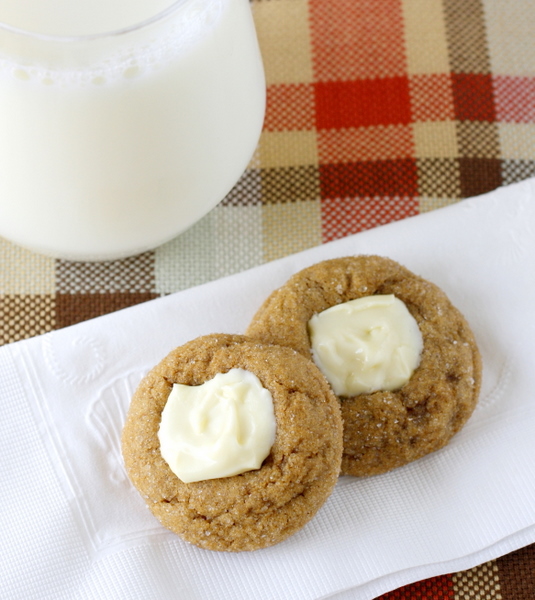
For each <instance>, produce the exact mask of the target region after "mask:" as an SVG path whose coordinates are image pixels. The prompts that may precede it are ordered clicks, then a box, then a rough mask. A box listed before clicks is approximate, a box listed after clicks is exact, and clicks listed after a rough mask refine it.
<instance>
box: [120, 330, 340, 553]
mask: <svg viewBox="0 0 535 600" xmlns="http://www.w3.org/2000/svg"><path fill="white" fill-rule="evenodd" d="M232 368H240V369H245V370H248V371H250V372H252V373H254V374H255V375H256V376H257V377H258V378H259V380H260V381H261V383H262V385H263V386H264V387H265V388H266V389H267V390H269V391H270V392H271V394H272V397H273V405H274V412H275V418H276V423H277V431H276V436H275V442H274V444H273V446H272V449H271V452H270V454H269V455H268V457H267V458H266V459H265V461H264V462H263V464H262V467H261V468H260V469H258V470H255V471H248V472H246V473H242V474H240V475H235V476H232V477H224V478H219V479H211V480H207V481H199V482H193V483H188V484H186V483H183V482H182V481H180V480H179V479H178V478H177V477H176V476H175V475H174V474H173V473H172V471H171V470H170V469H169V467H168V465H167V463H166V462H165V461H164V459H163V458H162V456H161V454H160V452H159V441H158V435H157V432H158V428H159V423H160V418H161V413H162V410H163V407H164V405H165V403H166V400H167V397H168V395H169V393H170V390H171V388H172V385H173V384H174V383H182V384H186V385H200V384H202V383H204V382H205V381H207V380H209V379H211V378H213V377H214V376H215V375H216V374H217V373H225V372H228V371H229V370H230V369H232ZM122 447H123V456H124V460H125V465H126V468H127V471H128V474H129V476H130V478H131V480H132V482H133V483H134V485H135V486H136V487H137V488H138V490H139V491H140V493H141V494H142V495H143V497H144V498H145V500H146V502H147V505H148V506H149V508H150V509H151V511H152V512H153V513H154V515H155V516H156V517H157V518H158V519H159V520H160V521H161V522H162V524H163V525H165V526H166V527H168V528H169V529H171V530H172V531H174V532H175V533H178V534H179V535H180V536H182V537H183V538H184V539H185V540H187V541H189V542H192V543H194V544H196V545H198V546H200V547H203V548H207V549H212V550H226V551H241V550H255V549H258V548H263V547H266V546H270V545H273V544H276V543H278V542H280V541H282V540H283V539H285V538H287V537H288V536H289V535H291V534H292V533H295V532H296V531H297V530H298V529H300V528H301V527H303V526H304V525H305V524H306V523H307V522H308V521H309V520H310V519H311V518H312V516H313V515H314V514H315V513H316V512H317V510H318V509H319V508H320V506H321V505H322V504H323V503H324V502H325V500H326V499H327V497H328V496H329V495H330V493H331V491H332V489H333V487H334V485H335V483H336V481H337V478H338V474H339V470H340V462H341V453H342V422H341V416H340V407H339V403H338V401H337V400H336V398H335V397H334V395H333V393H332V391H331V390H330V388H329V386H328V385H327V383H326V381H325V379H324V377H323V376H322V374H321V373H320V372H319V370H318V369H317V368H316V366H315V365H314V364H313V363H312V362H311V361H309V360H307V359H305V358H304V357H303V356H301V355H300V354H299V353H297V352H295V351H294V350H291V349H289V348H282V347H278V346H268V345H264V344H259V343H258V342H256V341H252V340H249V339H247V338H245V337H244V336H236V335H227V334H221V335H210V336H204V337H201V338H198V339H196V340H193V341H191V342H188V343H187V344H185V345H183V346H181V347H180V348H177V349H175V350H173V351H172V352H171V353H170V354H169V355H168V356H167V357H166V358H164V359H163V360H162V361H161V363H160V364H158V365H157V366H156V367H155V368H154V369H152V371H150V372H149V373H148V375H147V376H146V377H145V378H144V379H143V381H142V382H141V384H140V386H139V387H138V389H137V391H136V393H135V395H134V397H133V399H132V403H131V407H130V410H129V413H128V416H127V420H126V423H125V427H124V431H123V437H122Z"/></svg>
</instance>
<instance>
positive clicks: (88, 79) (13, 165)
mask: <svg viewBox="0 0 535 600" xmlns="http://www.w3.org/2000/svg"><path fill="white" fill-rule="evenodd" d="M264 109H265V81H264V73H263V68H262V61H261V57H260V52H259V48H258V42H257V39H256V34H255V29H254V23H253V20H252V16H251V11H250V7H249V1H248V0H178V1H174V2H173V0H80V1H78V2H73V0H32V2H21V0H1V2H0V236H3V237H5V238H7V239H9V240H11V241H13V242H15V243H17V244H20V245H22V246H25V247H27V248H29V249H31V250H33V251H36V252H41V253H44V254H48V255H51V256H55V257H60V258H65V259H70V260H108V259H116V258H121V257H124V256H129V255H133V254H137V253H139V252H143V251H145V250H148V249H151V248H154V247H156V246H158V245H160V244H162V243H164V242H166V241H167V240H169V239H171V238H173V237H174V236H176V235H177V234H179V233H180V232H182V231H184V230H185V229H186V228H188V227H189V226H191V225H192V224H193V223H195V222H196V221H197V220H199V219H200V218H201V217H202V216H203V215H205V214H206V213H207V212H208V211H209V210H210V209H212V208H213V207H214V206H215V205H216V204H217V203H218V202H219V201H221V200H222V199H223V198H224V196H225V195H226V194H227V193H228V192H229V191H230V189H231V188H232V186H233V185H234V184H235V183H236V181H237V180H238V179H239V177H240V175H241V174H242V173H243V171H244V170H245V168H246V166H247V164H248V162H249V160H250V159H251V156H252V154H253V152H254V149H255V147H256V144H257V142H258V138H259V135H260V132H261V128H262V122H263V117H264Z"/></svg>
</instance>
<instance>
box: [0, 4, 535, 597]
mask: <svg viewBox="0 0 535 600" xmlns="http://www.w3.org/2000/svg"><path fill="white" fill-rule="evenodd" d="M251 6H252V9H253V14H254V18H255V22H256V25H257V30H258V34H259V40H260V44H261V48H262V52H263V57H264V62H265V68H266V78H267V84H268V87H267V113H266V119H265V124H264V131H263V133H262V137H261V139H260V142H259V144H258V148H257V151H256V153H255V156H254V157H253V159H252V160H251V163H250V165H249V167H248V169H247V170H246V172H245V173H244V174H243V176H242V177H241V179H240V181H239V182H238V183H237V184H236V186H235V187H234V189H233V190H232V191H231V192H230V193H229V194H228V196H227V197H226V198H225V199H224V200H223V202H222V203H221V204H220V205H219V206H217V207H216V208H215V209H214V210H213V211H212V212H211V213H210V214H208V215H207V216H206V217H205V218H204V219H202V220H201V221H200V222H199V223H197V224H196V225H195V226H194V227H193V228H191V229H190V230H189V231H187V232H186V233H185V234H183V235H182V236H179V237H178V238H176V239H175V240H172V241H171V242H169V243H168V244H166V245H164V246H162V247H160V248H158V249H156V250H155V251H152V252H148V253H145V254H143V255H141V256H138V257H133V258H131V259H126V260H123V261H113V262H106V263H96V264H89V263H70V262H67V261H59V260H57V261H56V260H53V259H49V258H45V257H42V256H38V255H35V254H32V253H29V252H27V251H25V250H22V249H20V248H17V247H15V246H13V245H12V244H10V243H9V242H7V241H4V240H0V324H1V329H0V343H9V342H13V341H16V340H19V339H24V338H27V337H31V336H34V335H37V334H40V333H45V332H47V331H50V330H52V329H57V328H60V327H64V326H66V325H70V324H72V323H76V322H79V321H81V320H84V319H87V318H91V317H94V316H98V315H101V314H105V313H108V312H111V311H113V310H117V309H119V308H123V307H126V306H130V305H133V304H136V303H139V302H144V301H146V300H149V299H151V298H155V297H158V296H162V295H164V294H169V293H172V292H175V291H177V290H180V289H185V288H188V287H190V286H193V285H197V284H201V283H204V282H206V281H209V280H212V279H215V278H218V277H221V276H224V275H227V274H230V273H233V272H237V271H240V270H243V269H247V268H249V267H253V266H255V265H259V264H261V263H263V262H266V261H269V260H272V259H275V258H279V257H282V256H285V255H287V254H290V253H292V252H296V251H299V250H303V249H305V248H309V247H312V246H316V245H318V244H321V243H324V242H327V241H330V240H333V239H337V238H340V237H343V236H346V235H349V234H352V233H356V232H359V231H362V230H365V229H369V228H371V227H376V226H378V225H381V224H384V223H388V222H390V221H394V220H398V219H403V218H405V217H408V216H411V215H415V214H418V213H419V212H426V211H429V210H434V209H436V208H439V207H441V206H444V205H447V204H450V203H453V202H458V201H459V200H461V199H463V198H466V197H468V196H473V195H476V194H480V193H483V192H487V191H490V190H492V189H494V188H496V187H498V186H501V185H505V184H510V183H513V182H515V181H520V180H522V179H525V178H527V177H532V176H535V42H534V41H533V40H534V38H533V32H534V31H535V11H534V10H533V3H532V0H515V2H502V1H500V0H252V2H251ZM534 573H535V545H534V546H529V547H527V548H525V549H522V550H519V551H518V552H514V553H512V554H510V555H508V556H506V557H503V558H500V559H497V560H495V561H492V562H490V563H486V564H484V565H481V566H478V567H475V568H474V569H471V570H469V571H465V572H462V573H456V574H453V575H444V576H442V577H437V578H432V579H430V580H426V581H424V582H419V583H417V584H413V585H411V586H406V587H404V588H401V589H400V590H396V591H393V592H391V593H389V594H386V595H385V596H384V597H385V598H422V599H424V598H462V599H464V598H496V599H498V598H502V599H504V600H513V599H514V600H517V599H520V600H523V599H524V598H534V597H535V579H534V577H535V576H534Z"/></svg>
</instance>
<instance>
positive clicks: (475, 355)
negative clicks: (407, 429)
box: [246, 255, 482, 476]
mask: <svg viewBox="0 0 535 600" xmlns="http://www.w3.org/2000/svg"><path fill="white" fill-rule="evenodd" d="M403 281H406V282H413V283H414V284H415V285H416V286H417V288H418V289H419V292H420V294H421V300H420V303H418V302H416V301H415V299H414V298H410V297H409V298H408V297H407V296H406V294H404V293H401V294H400V293H399V289H398V288H399V287H400V285H401V289H403V285H402V283H403ZM327 283H328V285H326V284H327ZM405 287H406V286H405ZM394 290H395V291H394ZM374 293H393V294H394V295H395V296H396V297H398V298H399V299H400V300H402V301H403V302H404V303H405V304H406V306H407V308H408V309H409V311H410V312H411V314H412V315H413V317H414V318H415V319H416V321H417V323H418V325H419V327H420V330H421V331H422V337H423V342H424V348H423V351H422V359H421V362H420V365H419V366H418V367H417V369H416V370H415V372H414V373H413V375H412V377H411V379H410V380H409V382H408V383H407V384H406V385H405V386H403V387H402V388H400V390H396V391H394V392H381V391H379V392H374V393H373V394H363V395H361V396H354V397H350V398H340V397H339V400H340V402H341V407H342V416H343V419H344V455H343V458H342V470H341V474H343V475H352V476H369V475H376V474H380V473H384V472H387V471H390V470H392V469H394V468H397V467H400V466H403V465H405V464H408V463H410V462H413V461H414V460H417V459H418V458H422V457H423V456H425V455H426V454H429V453H431V452H434V451H436V450H438V449H440V448H442V447H443V446H445V445H446V444H447V443H448V442H449V441H450V439H451V438H452V437H453V435H454V434H455V433H457V432H458V431H459V430H460V429H461V428H462V427H463V426H464V424H465V423H466V421H467V420H468V418H469V417H470V416H471V414H472V413H473V411H474V409H475V407H476V405H477V400H478V397H479V393H480V389H481V379H482V361H481V355H480V353H479V349H478V346H477V343H476V340H475V336H474V334H473V332H472V330H471V328H470V326H469V324H468V322H467V321H466V319H465V317H464V316H463V315H462V314H461V312H460V311H459V310H458V309H457V308H456V307H455V306H454V305H453V304H452V303H451V301H450V300H449V298H448V297H447V296H446V294H445V293H444V292H443V291H442V290H441V289H440V288H439V287H438V286H437V285H435V284H434V283H431V282H430V281H428V280H426V279H424V278H422V277H420V276H418V275H416V274H415V273H413V272H412V271H410V270H409V269H407V268H406V267H404V266H403V265H401V264H399V263H397V262H396V261H394V260H392V259H390V258H386V257H382V256H377V255H357V256H345V257H340V258H333V259H328V260H325V261H321V262H319V263H316V264H313V265H311V266H309V267H306V268H304V269H302V270H301V271H298V272H297V273H295V274H294V275H293V276H292V277H290V279H288V281H287V282H286V283H285V284H283V285H282V286H281V287H279V288H278V289H277V290H275V291H274V292H272V293H271V294H270V296H269V297H268V298H267V299H266V300H265V302H264V303H263V304H262V305H261V307H260V308H259V309H258V311H257V312H256V314H255V315H254V316H253V319H252V320H251V323H250V325H249V327H248V328H247V330H246V335H248V336H250V337H253V338H255V339H258V340H259V341H262V342H263V343H276V344H281V345H288V346H289V347H293V348H294V349H296V350H297V351H299V352H300V353H302V354H303V355H304V356H306V357H307V358H310V359H311V358H312V353H311V348H310V339H309V334H308V330H307V325H308V321H309V319H310V318H311V317H312V315H313V314H315V313H317V312H321V311H322V310H325V309H326V308H329V307H331V306H334V305H336V304H340V303H342V302H346V301H348V300H353V299H356V298H360V297H363V296H367V295H372V294H374ZM431 295H432V296H433V297H434V298H435V299H436V300H438V301H439V302H440V307H438V308H439V309H440V310H442V311H444V310H446V311H447V312H448V314H450V315H451V319H452V328H456V329H458V330H459V331H460V330H461V329H462V333H463V336H465V339H464V340H463V342H462V343H463V344H464V343H466V344H467V345H468V347H469V349H470V353H469V354H470V356H469V359H468V360H469V362H470V365H469V368H468V370H469V373H467V374H466V377H467V378H468V379H470V378H472V379H473V384H472V386H471V393H470V397H468V398H464V399H462V401H461V410H460V413H462V414H458V415H457V416H455V415H454V416H453V417H452V421H454V422H453V424H452V426H451V427H449V426H448V427H446V428H445V430H444V431H442V433H441V435H439V436H438V437H437V439H436V441H435V442H434V443H433V444H429V443H427V442H426V440H425V428H423V429H422V431H423V433H421V434H418V433H417V432H416V433H414V434H413V435H411V436H409V437H410V438H411V440H412V441H411V442H410V444H411V446H412V448H411V449H409V448H403V445H404V444H402V443H400V444H398V447H397V449H398V452H397V454H398V455H397V456H396V451H395V449H394V447H393V446H392V445H391V447H390V448H388V449H387V448H385V447H384V446H385V443H384V440H383V441H381V439H380V435H375V436H374V438H375V440H374V441H372V442H371V443H368V444H367V440H363V441H362V445H363V448H364V446H366V444H367V446H368V449H367V450H365V452H367V453H368V458H369V457H370V456H371V454H372V448H373V447H374V444H376V445H377V447H376V448H375V451H374V453H375V459H374V460H371V459H370V460H366V461H361V459H360V458H357V457H356V456H355V454H349V453H348V452H347V449H348V447H349V445H350V444H349V442H350V441H351V442H354V439H353V440H352V439H351V437H353V438H355V437H356V436H357V435H359V431H357V428H356V427H353V426H352V424H351V423H348V415H349V414H351V412H352V410H351V409H357V406H358V405H359V404H360V403H361V402H362V400H363V399H364V398H365V399H371V401H372V402H373V399H379V398H381V399H382V401H383V402H388V401H389V400H391V399H392V398H397V397H401V396H402V395H403V394H404V393H406V392H407V391H409V390H410V389H411V386H414V382H415V380H416V379H417V378H418V377H419V376H420V375H421V374H422V371H423V370H424V369H425V368H426V361H425V360H424V359H425V357H426V355H427V354H429V352H430V348H429V346H430V345H431V343H430V332H429V331H428V329H429V328H428V327H427V326H426V327H423V323H424V321H425V320H426V319H425V313H426V312H429V311H423V310H422V309H423V307H422V301H423V300H425V299H426V298H429V297H430V296H431ZM409 296H411V294H409ZM305 297H308V298H309V299H310V298H311V299H312V302H311V304H312V308H311V307H310V303H309V302H305V301H304V300H303V298H305ZM408 300H409V301H408ZM422 312H423V313H424V314H422ZM281 314H283V315H284V318H283V321H284V324H285V327H284V328H283V327H281V323H280V322H278V321H280V319H278V316H279V315H281ZM422 329H424V330H422ZM426 330H427V331H426ZM456 335H457V334H456ZM453 343H454V344H455V343H458V341H456V340H453ZM433 346H436V340H435V339H434V340H433ZM437 351H439V349H437V348H436V347H434V348H433V352H434V353H436V352H437ZM465 360H466V357H465ZM431 383H432V382H430V385H431ZM433 393H435V394H438V393H442V394H444V393H446V391H445V390H439V391H434V392H432V394H433ZM433 410H435V413H436V409H433ZM435 420H436V419H435ZM382 425H383V423H382V422H381V423H379V424H378V427H382ZM434 433H437V431H434ZM422 436H423V437H422ZM381 445H383V449H382V450H381V448H380V446H381ZM381 454H383V456H382V457H381ZM361 456H362V455H361ZM361 462H363V463H367V464H362V465H361V464H360V463H361ZM382 462H383V463H384V464H381V463H382Z"/></svg>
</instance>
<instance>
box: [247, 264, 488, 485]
mask: <svg viewBox="0 0 535 600" xmlns="http://www.w3.org/2000/svg"><path fill="white" fill-rule="evenodd" d="M392 298H394V299H396V300H397V301H399V302H400V303H402V304H403V305H404V307H405V308H406V311H405V312H406V313H407V315H408V317H407V316H406V315H405V316H402V317H400V316H399V315H398V314H397V313H396V316H392V315H390V316H388V318H387V317H386V316H385V313H384V312H383V313H381V314H380V315H379V316H378V317H376V316H373V315H374V314H377V310H376V309H377V305H378V304H381V305H382V304H388V303H390V304H392V302H391V300H392ZM358 300H362V301H363V304H366V305H370V304H371V305H372V306H371V309H372V310H371V312H369V313H367V314H366V315H363V312H362V310H361V308H360V307H359V308H358V309H354V308H348V309H347V310H346V312H352V313H355V314H357V313H358V318H360V321H359V322H358V323H357V324H355V322H353V323H351V322H350V321H351V320H349V321H344V320H343V319H344V318H345V317H342V320H341V321H334V322H332V323H334V324H332V325H331V321H329V324H328V325H327V327H325V328H324V329H326V330H327V331H329V329H330V330H337V331H339V334H338V337H336V336H331V339H329V334H327V335H325V336H324V337H323V338H320V341H319V342H318V344H317V346H316V347H315V346H314V336H315V324H314V323H315V319H317V318H318V316H319V317H323V316H324V315H326V314H327V312H325V311H328V310H329V309H332V308H333V307H337V308H338V307H343V308H344V310H345V305H346V304H347V306H350V305H351V303H352V302H354V301H358ZM368 308H369V307H368ZM388 310H389V309H388V308H387V309H386V311H387V312H388ZM374 311H375V312H374ZM329 318H330V316H329ZM374 319H377V322H376V323H375V325H374V323H373V320H374ZM401 321H403V323H402V324H401V325H400V323H401ZM415 327H416V330H417V333H416V330H415ZM400 328H401V329H404V330H406V332H405V333H403V332H400V331H398V330H399V329H400ZM246 333H247V335H248V336H250V337H253V338H255V339H257V340H259V341H260V342H262V343H270V344H278V345H281V346H287V347H290V348H294V349H295V350H297V351H298V352H300V353H301V354H302V355H303V356H305V357H307V358H309V359H310V358H312V359H314V360H315V361H316V362H317V364H318V365H319V366H320V367H321V368H322V371H323V373H324V375H325V376H326V378H327V379H329V380H330V383H331V385H332V387H333V389H335V390H336V391H337V397H338V398H339V401H340V406H341V410H342V417H343V421H344V453H343V458H342V474H345V475H353V476H367V475H375V474H379V473H384V472H386V471H389V470H391V469H394V468H396V467H400V466H402V465H405V464H407V463H410V462H412V461H414V460H416V459H419V458H421V457H423V456H425V455H427V454H429V453H431V452H434V451H436V450H438V449H439V448H442V447H443V446H445V445H446V444H447V443H448V442H449V441H450V439H451V438H452V436H453V435H454V434H455V433H457V432H458V431H459V430H460V429H461V428H462V427H463V425H464V424H465V423H466V421H467V420H468V418H469V417H470V415H471V414H472V412H473V410H474V408H475V406H476V403H477V399H478V396H479V391H480V386H481V371H482V365H481V358H480V353H479V350H478V347H477V344H476V340H475V338H474V335H473V333H472V331H471V329H470V326H469V325H468V323H467V321H466V319H465V318H464V316H463V315H462V314H461V313H460V311H459V310H458V309H457V308H455V306H453V304H452V303H451V302H450V300H449V299H448V298H447V296H446V295H445V293H444V292H443V291H442V290H441V289H440V288H439V287H437V286H436V285H435V284H433V283H431V282H429V281H427V280H425V279H423V278H422V277H419V276H418V275H416V274H414V273H412V272H411V271H409V270H408V269H406V268H405V267H403V266H402V265H400V264H398V263H397V262H395V261H393V260H391V259H388V258H384V257H380V256H351V257H343V258H336V259H332V260H326V261H324V262H321V263H318V264H316V265H313V266H311V267H308V268H306V269H303V270H302V271H300V272H299V273H296V274H295V275H294V276H293V277H291V278H290V279H289V280H288V281H287V282H286V283H285V284H284V285H283V286H282V287H280V288H279V289H278V290H276V291H274V292H273V293H272V294H271V295H270V296H269V297H268V298H267V299H266V301H265V302H264V304H263V305H262V306H261V307H260V309H259V310H258V312H257V313H256V315H255V316H254V317H253V319H252V322H251V324H250V325H249V327H248V329H247V331H246ZM419 336H420V339H421V345H420V342H419V340H418V337H419ZM352 345H353V347H352ZM322 351H325V353H326V354H325V356H326V358H325V359H322V355H321V352H322ZM326 365H327V366H329V365H331V366H333V365H334V371H333V372H334V375H333V374H332V372H329V370H328V368H326ZM361 368H362V369H363V371H362V373H361V372H359V373H356V372H355V371H356V370H358V369H361ZM366 368H367V371H366ZM378 371H382V372H383V375H384V377H383V376H381V377H382V378H381V377H379V376H378ZM388 381H389V382H392V381H393V382H394V383H388ZM346 384H347V385H346ZM344 386H346V387H344ZM351 386H353V387H351Z"/></svg>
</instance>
